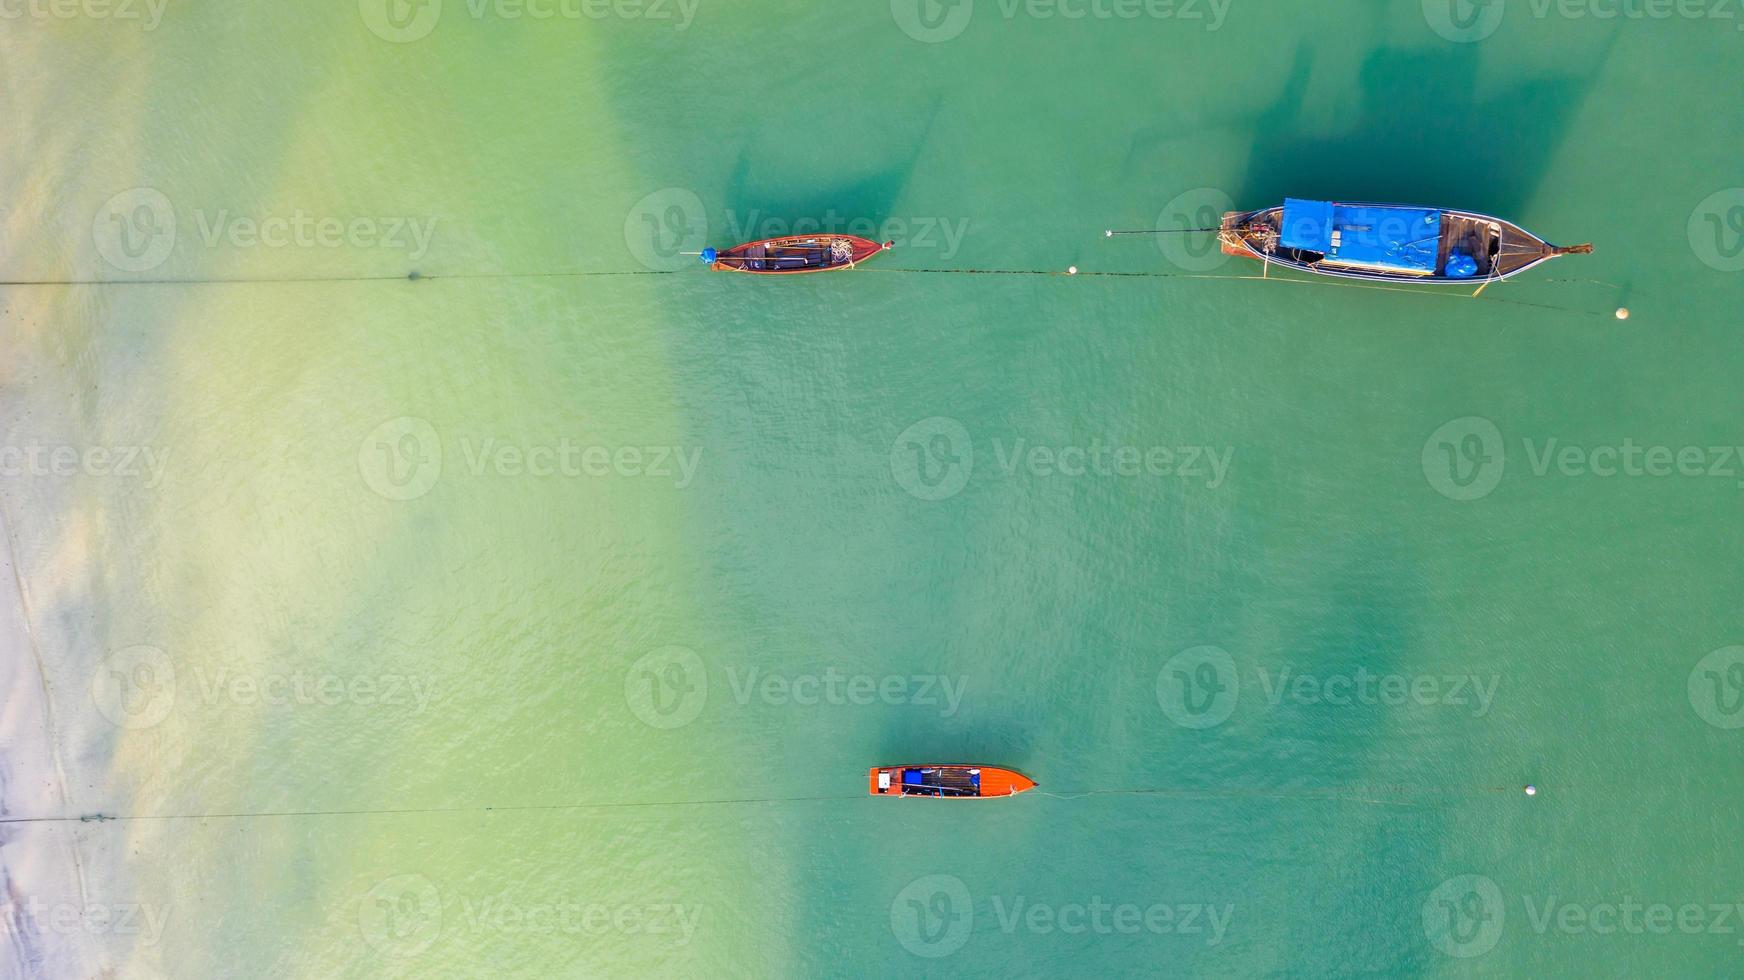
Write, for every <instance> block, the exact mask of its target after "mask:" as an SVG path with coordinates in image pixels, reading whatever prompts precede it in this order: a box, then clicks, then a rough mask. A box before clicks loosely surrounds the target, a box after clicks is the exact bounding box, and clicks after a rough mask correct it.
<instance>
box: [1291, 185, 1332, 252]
mask: <svg viewBox="0 0 1744 980" xmlns="http://www.w3.org/2000/svg"><path fill="white" fill-rule="evenodd" d="M1283 223H1284V227H1283V229H1282V231H1283V234H1282V236H1281V237H1280V239H1279V240H1280V241H1281V242H1283V245H1284V247H1285V248H1299V249H1303V250H1304V251H1309V252H1322V253H1324V252H1326V251H1328V250H1330V249H1331V248H1332V203H1331V202H1330V201H1298V200H1296V199H1295V198H1293V197H1287V198H1285V199H1284V222H1283Z"/></svg>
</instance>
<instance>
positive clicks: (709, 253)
mask: <svg viewBox="0 0 1744 980" xmlns="http://www.w3.org/2000/svg"><path fill="white" fill-rule="evenodd" d="M720 257H721V253H719V252H717V251H715V250H714V249H712V248H705V249H703V250H702V261H703V264H705V265H714V264H715V260H716V259H718V258H720Z"/></svg>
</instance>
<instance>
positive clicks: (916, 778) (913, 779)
mask: <svg viewBox="0 0 1744 980" xmlns="http://www.w3.org/2000/svg"><path fill="white" fill-rule="evenodd" d="M925 778H926V773H924V772H921V771H920V770H919V769H904V770H902V785H904V786H919V785H921V780H923V779H925Z"/></svg>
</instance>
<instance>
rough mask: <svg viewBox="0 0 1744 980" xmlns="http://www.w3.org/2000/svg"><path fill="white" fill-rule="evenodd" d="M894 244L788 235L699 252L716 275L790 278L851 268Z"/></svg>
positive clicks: (830, 236) (836, 236)
mask: <svg viewBox="0 0 1744 980" xmlns="http://www.w3.org/2000/svg"><path fill="white" fill-rule="evenodd" d="M895 245H896V243H895V242H885V243H884V244H882V245H880V244H878V243H877V242H874V241H871V240H869V239H865V238H858V237H855V236H853V235H788V236H787V237H785V238H765V239H763V240H762V241H760V242H746V243H745V244H743V245H735V246H733V247H732V248H729V249H727V250H726V251H724V252H722V251H717V250H715V249H712V248H707V249H703V252H702V260H703V261H704V262H706V263H708V265H709V267H710V268H712V269H715V270H717V271H720V272H750V273H754V274H756V275H762V276H792V275H798V274H800V273H805V272H835V271H836V270H838V269H852V268H853V267H854V266H855V265H857V264H859V263H861V262H864V261H866V260H867V259H869V258H871V257H872V256H874V255H877V254H878V253H879V252H883V251H885V250H887V249H890V248H893V247H894V246H895Z"/></svg>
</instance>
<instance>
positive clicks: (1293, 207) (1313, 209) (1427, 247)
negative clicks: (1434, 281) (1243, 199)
mask: <svg viewBox="0 0 1744 980" xmlns="http://www.w3.org/2000/svg"><path fill="white" fill-rule="evenodd" d="M1282 224H1283V227H1282V228H1281V229H1280V232H1281V234H1280V241H1281V242H1282V244H1283V245H1284V247H1285V248H1298V249H1305V250H1307V251H1311V252H1319V253H1321V254H1323V255H1325V256H1326V260H1327V261H1328V262H1332V263H1337V264H1342V265H1360V266H1369V267H1374V268H1380V269H1388V270H1396V271H1399V272H1408V273H1415V274H1419V275H1433V274H1434V272H1435V262H1436V257H1437V255H1438V254H1439V253H1440V251H1441V212H1440V211H1433V210H1429V209H1426V208H1401V207H1384V206H1377V205H1371V204H1333V203H1330V202H1328V201H1298V200H1296V199H1295V198H1289V199H1286V200H1285V201H1284V217H1283V222H1282Z"/></svg>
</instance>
